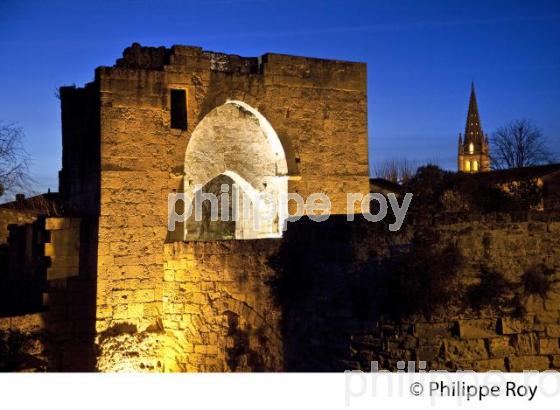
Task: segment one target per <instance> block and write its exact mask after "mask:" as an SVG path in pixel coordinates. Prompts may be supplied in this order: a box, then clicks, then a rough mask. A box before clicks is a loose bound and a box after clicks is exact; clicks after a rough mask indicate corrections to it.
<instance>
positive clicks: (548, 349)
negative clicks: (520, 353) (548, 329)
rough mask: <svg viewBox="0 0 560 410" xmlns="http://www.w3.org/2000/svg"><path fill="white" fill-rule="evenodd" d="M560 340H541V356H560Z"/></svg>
mask: <svg viewBox="0 0 560 410" xmlns="http://www.w3.org/2000/svg"><path fill="white" fill-rule="evenodd" d="M559 340H560V339H558V338H554V339H540V340H539V353H540V354H560V344H559V342H558V341H559Z"/></svg>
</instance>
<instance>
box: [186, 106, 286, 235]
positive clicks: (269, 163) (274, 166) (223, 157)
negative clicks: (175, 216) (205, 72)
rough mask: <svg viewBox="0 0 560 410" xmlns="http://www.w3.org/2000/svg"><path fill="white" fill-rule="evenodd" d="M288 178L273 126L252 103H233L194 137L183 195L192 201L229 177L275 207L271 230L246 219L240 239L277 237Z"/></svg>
mask: <svg viewBox="0 0 560 410" xmlns="http://www.w3.org/2000/svg"><path fill="white" fill-rule="evenodd" d="M287 174H288V165H287V160H286V154H285V151H284V148H283V146H282V143H281V141H280V139H279V138H278V135H277V134H276V131H275V130H274V128H273V127H272V125H271V124H270V122H269V121H268V120H267V119H266V118H265V117H264V116H263V115H262V114H261V113H260V112H259V111H258V110H256V109H255V108H253V107H251V106H250V105H248V104H246V103H244V102H242V101H238V100H229V101H227V102H226V103H225V104H223V105H221V106H219V107H216V108H214V109H213V110H212V111H210V112H209V113H208V114H207V115H206V116H205V117H204V118H203V119H202V120H201V121H200V123H199V124H198V125H197V127H196V128H195V129H194V131H193V133H192V135H191V138H190V140H189V143H188V145H187V149H186V153H185V175H184V193H185V196H186V198H187V201H192V200H193V199H194V195H195V192H196V191H197V190H200V189H201V187H203V186H204V185H205V184H207V183H208V182H209V181H211V180H213V179H214V178H216V177H218V176H220V175H225V176H228V177H230V178H231V179H232V180H233V181H234V182H235V183H236V184H237V185H238V186H239V187H240V188H241V190H242V191H243V192H244V193H245V194H246V195H247V196H248V197H249V198H251V197H252V198H258V197H263V196H265V195H266V196H267V197H268V198H272V201H273V202H275V206H276V212H275V214H274V215H271V216H270V218H271V220H270V221H268V223H266V224H265V226H266V228H263V229H259V230H251V229H248V226H249V222H251V221H247V220H246V219H244V224H245V225H244V226H245V228H244V229H237V228H236V239H242V238H255V237H278V236H280V235H281V231H282V227H283V224H284V219H285V215H286V214H287V203H284V201H287ZM249 202H254V201H252V200H250V201H246V204H249ZM247 206H249V205H247ZM251 206H252V205H251ZM261 208H262V204H260V205H259V207H256V208H255V210H256V214H258V215H260V216H262V215H263V214H266V212H264V211H263V209H261ZM270 209H272V208H270ZM270 209H265V211H269V210H270ZM185 237H187V233H186V232H185Z"/></svg>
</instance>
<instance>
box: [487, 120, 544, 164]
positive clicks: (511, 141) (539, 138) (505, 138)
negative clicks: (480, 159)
mask: <svg viewBox="0 0 560 410" xmlns="http://www.w3.org/2000/svg"><path fill="white" fill-rule="evenodd" d="M491 142H492V149H491V150H490V154H491V155H490V157H491V160H492V168H493V169H506V168H519V167H527V166H531V165H540V164H548V163H551V162H553V161H554V158H553V155H552V152H551V151H550V150H549V149H548V147H547V146H546V144H545V142H544V136H543V134H542V131H541V130H540V129H539V128H538V127H537V126H535V125H534V124H533V123H532V122H531V121H529V120H525V119H521V120H516V121H512V122H510V123H509V124H507V125H505V126H503V127H501V128H499V129H498V130H497V131H496V132H495V133H494V135H493V137H492V141H491Z"/></svg>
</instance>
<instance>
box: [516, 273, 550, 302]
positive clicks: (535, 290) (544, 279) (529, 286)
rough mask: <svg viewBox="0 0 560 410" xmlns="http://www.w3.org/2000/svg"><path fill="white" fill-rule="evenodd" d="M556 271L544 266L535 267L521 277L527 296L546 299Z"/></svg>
mask: <svg viewBox="0 0 560 410" xmlns="http://www.w3.org/2000/svg"><path fill="white" fill-rule="evenodd" d="M553 273H554V270H553V269H551V268H547V267H546V266H544V265H538V266H534V267H533V268H531V269H529V270H527V271H526V272H525V273H524V274H523V275H522V276H521V283H522V285H523V290H524V293H525V295H537V296H540V297H541V298H543V299H544V298H546V296H547V294H548V292H550V289H551V287H552V280H551V275H552V274H553Z"/></svg>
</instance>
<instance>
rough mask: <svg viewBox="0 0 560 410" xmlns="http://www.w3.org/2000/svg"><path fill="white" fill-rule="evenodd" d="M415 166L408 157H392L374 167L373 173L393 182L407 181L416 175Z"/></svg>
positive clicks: (377, 176)
mask: <svg viewBox="0 0 560 410" xmlns="http://www.w3.org/2000/svg"><path fill="white" fill-rule="evenodd" d="M414 170H415V166H414V165H413V164H412V163H411V162H410V161H409V160H407V159H390V160H386V161H383V162H382V163H381V164H379V165H377V166H375V167H374V169H373V172H372V174H373V175H374V176H375V177H376V178H383V179H386V180H389V181H392V182H397V183H405V182H407V181H408V180H409V179H410V178H411V177H412V176H413V175H414Z"/></svg>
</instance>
